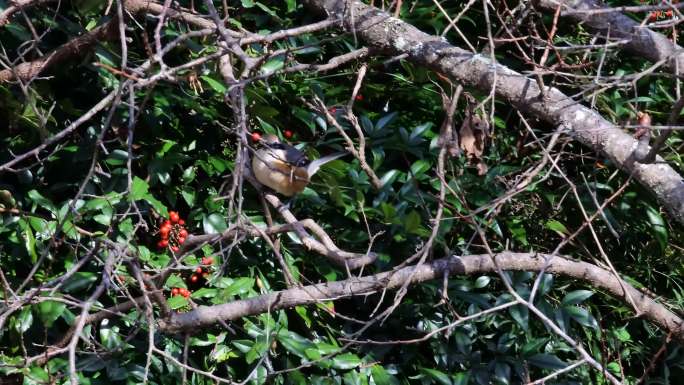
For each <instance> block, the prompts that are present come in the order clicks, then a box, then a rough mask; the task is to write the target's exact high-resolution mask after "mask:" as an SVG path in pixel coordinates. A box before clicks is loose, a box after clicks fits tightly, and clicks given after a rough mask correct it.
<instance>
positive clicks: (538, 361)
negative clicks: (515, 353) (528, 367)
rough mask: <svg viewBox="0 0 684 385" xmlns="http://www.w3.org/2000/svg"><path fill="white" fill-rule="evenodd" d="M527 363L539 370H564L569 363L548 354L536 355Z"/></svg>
mask: <svg viewBox="0 0 684 385" xmlns="http://www.w3.org/2000/svg"><path fill="white" fill-rule="evenodd" d="M527 362H529V363H530V364H532V365H534V366H536V367H538V368H542V369H551V370H558V369H563V368H565V367H566V366H568V364H567V363H565V362H563V361H561V359H560V358H558V357H556V356H555V355H553V354H546V353H539V354H535V355H533V356H531V357H529V358H528V359H527Z"/></svg>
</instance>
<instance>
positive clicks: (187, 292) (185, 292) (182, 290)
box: [171, 287, 190, 298]
mask: <svg viewBox="0 0 684 385" xmlns="http://www.w3.org/2000/svg"><path fill="white" fill-rule="evenodd" d="M177 295H180V296H183V297H185V298H190V290H188V289H186V288H184V287H174V288H173V289H171V296H172V297H175V296H177Z"/></svg>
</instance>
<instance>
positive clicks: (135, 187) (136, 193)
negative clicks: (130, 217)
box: [128, 176, 150, 202]
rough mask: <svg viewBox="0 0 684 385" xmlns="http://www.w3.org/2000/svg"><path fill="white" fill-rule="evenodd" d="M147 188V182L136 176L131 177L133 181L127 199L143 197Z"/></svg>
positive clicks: (131, 200)
mask: <svg viewBox="0 0 684 385" xmlns="http://www.w3.org/2000/svg"><path fill="white" fill-rule="evenodd" d="M149 188H150V186H149V185H148V184H147V182H145V181H144V180H142V179H140V178H138V177H137V176H135V177H133V183H132V184H131V192H130V194H129V195H128V200H129V201H130V202H133V201H137V200H141V199H143V198H145V196H146V195H147V191H148V190H149Z"/></svg>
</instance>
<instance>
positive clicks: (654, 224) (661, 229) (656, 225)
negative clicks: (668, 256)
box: [646, 206, 668, 252]
mask: <svg viewBox="0 0 684 385" xmlns="http://www.w3.org/2000/svg"><path fill="white" fill-rule="evenodd" d="M646 216H647V218H648V223H650V224H651V231H652V232H653V235H654V236H655V238H656V239H657V240H658V243H659V244H660V250H661V251H663V252H664V251H665V249H666V248H667V239H668V233H667V226H666V225H665V221H664V220H663V217H662V216H660V213H658V211H656V210H655V209H654V208H653V207H651V206H648V207H646Z"/></svg>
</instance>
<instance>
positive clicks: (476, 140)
mask: <svg viewBox="0 0 684 385" xmlns="http://www.w3.org/2000/svg"><path fill="white" fill-rule="evenodd" d="M488 136H489V123H487V121H486V120H484V119H482V118H480V117H479V116H478V115H477V114H472V115H471V116H470V117H468V116H467V117H466V119H465V120H464V121H463V124H462V125H461V130H460V132H459V137H460V140H461V149H463V151H464V152H465V154H466V156H467V157H468V160H470V161H471V163H475V164H476V165H477V171H478V174H479V175H484V174H485V173H487V169H488V167H487V165H486V164H485V163H484V162H483V161H482V159H481V157H482V154H483V153H484V148H485V143H486V140H487V137H488Z"/></svg>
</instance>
